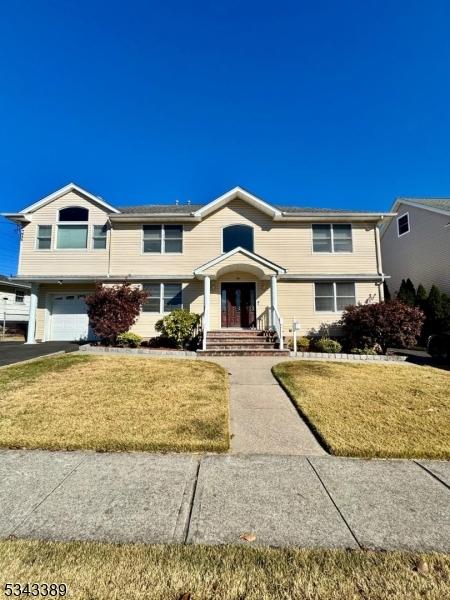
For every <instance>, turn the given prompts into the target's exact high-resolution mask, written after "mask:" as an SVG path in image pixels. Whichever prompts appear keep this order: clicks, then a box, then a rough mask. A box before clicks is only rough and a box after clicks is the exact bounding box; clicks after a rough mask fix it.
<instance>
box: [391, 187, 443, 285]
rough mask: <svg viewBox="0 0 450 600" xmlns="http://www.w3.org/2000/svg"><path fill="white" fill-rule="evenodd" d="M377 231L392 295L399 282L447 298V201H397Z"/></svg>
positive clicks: (420, 199) (398, 199)
mask: <svg viewBox="0 0 450 600" xmlns="http://www.w3.org/2000/svg"><path fill="white" fill-rule="evenodd" d="M392 211H393V212H395V213H396V214H397V218H396V219H392V220H391V221H388V222H386V224H384V225H383V227H382V228H381V252H382V257H383V264H384V266H385V269H386V270H387V272H388V273H389V275H390V276H391V279H390V281H389V289H390V291H391V293H392V294H395V293H396V292H397V291H398V290H399V288H400V284H401V282H402V279H408V278H409V279H411V281H412V282H413V284H414V285H415V287H417V286H418V285H419V283H421V284H422V285H424V286H425V288H426V289H427V290H429V289H430V288H431V286H432V285H433V284H434V285H437V286H438V287H439V288H440V289H441V291H443V292H445V293H447V294H450V198H397V199H396V200H395V202H394V204H393V206H392Z"/></svg>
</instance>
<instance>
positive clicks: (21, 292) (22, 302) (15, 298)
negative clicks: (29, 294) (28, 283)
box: [14, 288, 25, 304]
mask: <svg viewBox="0 0 450 600" xmlns="http://www.w3.org/2000/svg"><path fill="white" fill-rule="evenodd" d="M18 294H19V295H21V296H22V300H17V295H18ZM14 302H15V303H16V304H25V290H21V289H19V288H16V289H15V290H14Z"/></svg>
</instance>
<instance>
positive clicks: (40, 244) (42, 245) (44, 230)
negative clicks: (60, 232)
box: [36, 225, 52, 250]
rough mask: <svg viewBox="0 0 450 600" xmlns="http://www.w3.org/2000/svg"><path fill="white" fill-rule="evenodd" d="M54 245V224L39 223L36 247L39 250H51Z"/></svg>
mask: <svg viewBox="0 0 450 600" xmlns="http://www.w3.org/2000/svg"><path fill="white" fill-rule="evenodd" d="M51 247H52V226H51V225H38V227H37V237H36V248H37V249H38V250H50V248H51Z"/></svg>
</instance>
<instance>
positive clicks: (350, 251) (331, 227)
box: [311, 223, 355, 254]
mask: <svg viewBox="0 0 450 600" xmlns="http://www.w3.org/2000/svg"><path fill="white" fill-rule="evenodd" d="M314 225H329V226H330V233H331V250H329V251H327V252H318V251H317V250H314ZM335 225H348V226H349V227H350V233H351V240H350V241H351V243H352V249H351V250H344V252H336V250H335V249H334V226H335ZM354 252H355V247H354V244H353V223H311V254H353V253H354Z"/></svg>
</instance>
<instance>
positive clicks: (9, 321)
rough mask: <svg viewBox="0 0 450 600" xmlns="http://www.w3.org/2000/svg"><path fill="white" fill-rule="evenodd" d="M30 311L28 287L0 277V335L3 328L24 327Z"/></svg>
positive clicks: (2, 276)
mask: <svg viewBox="0 0 450 600" xmlns="http://www.w3.org/2000/svg"><path fill="white" fill-rule="evenodd" d="M29 310H30V286H29V285H24V284H21V283H18V282H17V281H12V280H11V278H10V277H5V276H4V275H0V335H1V336H3V328H4V326H5V328H6V327H8V328H10V327H22V328H23V327H25V326H26V324H27V323H28V312H29Z"/></svg>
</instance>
